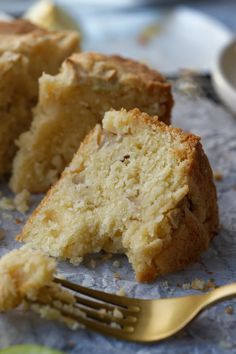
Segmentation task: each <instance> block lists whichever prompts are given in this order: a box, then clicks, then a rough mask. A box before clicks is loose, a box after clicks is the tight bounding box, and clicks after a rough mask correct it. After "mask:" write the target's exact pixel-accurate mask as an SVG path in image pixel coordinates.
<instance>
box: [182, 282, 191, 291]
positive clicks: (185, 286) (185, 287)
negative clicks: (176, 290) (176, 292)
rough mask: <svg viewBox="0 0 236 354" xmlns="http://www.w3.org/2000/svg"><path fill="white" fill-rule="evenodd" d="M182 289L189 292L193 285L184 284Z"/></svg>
mask: <svg viewBox="0 0 236 354" xmlns="http://www.w3.org/2000/svg"><path fill="white" fill-rule="evenodd" d="M182 289H183V290H189V289H191V284H190V283H184V284H183V285H182Z"/></svg>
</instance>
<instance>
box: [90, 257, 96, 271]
mask: <svg viewBox="0 0 236 354" xmlns="http://www.w3.org/2000/svg"><path fill="white" fill-rule="evenodd" d="M89 265H90V267H91V268H93V269H94V268H96V265H97V262H96V261H95V259H91V260H90V262H89Z"/></svg>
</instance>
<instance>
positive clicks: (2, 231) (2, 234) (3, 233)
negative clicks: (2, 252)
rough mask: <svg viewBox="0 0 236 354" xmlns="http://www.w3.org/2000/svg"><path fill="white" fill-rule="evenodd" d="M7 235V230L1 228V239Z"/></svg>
mask: <svg viewBox="0 0 236 354" xmlns="http://www.w3.org/2000/svg"><path fill="white" fill-rule="evenodd" d="M4 237H5V230H4V229H1V228H0V241H1V240H3V239H4Z"/></svg>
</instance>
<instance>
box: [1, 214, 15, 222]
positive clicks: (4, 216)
mask: <svg viewBox="0 0 236 354" xmlns="http://www.w3.org/2000/svg"><path fill="white" fill-rule="evenodd" d="M2 218H3V219H5V220H8V221H12V220H13V216H12V215H11V214H7V213H2Z"/></svg>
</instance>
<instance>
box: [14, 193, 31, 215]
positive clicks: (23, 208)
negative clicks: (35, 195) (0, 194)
mask: <svg viewBox="0 0 236 354" xmlns="http://www.w3.org/2000/svg"><path fill="white" fill-rule="evenodd" d="M14 205H15V208H16V210H18V211H19V212H20V213H23V214H24V213H26V212H27V211H28V210H29V205H30V192H29V191H27V190H26V189H24V190H23V191H22V192H20V193H18V194H16V196H15V198H14Z"/></svg>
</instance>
